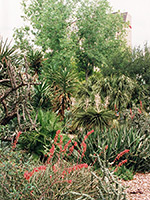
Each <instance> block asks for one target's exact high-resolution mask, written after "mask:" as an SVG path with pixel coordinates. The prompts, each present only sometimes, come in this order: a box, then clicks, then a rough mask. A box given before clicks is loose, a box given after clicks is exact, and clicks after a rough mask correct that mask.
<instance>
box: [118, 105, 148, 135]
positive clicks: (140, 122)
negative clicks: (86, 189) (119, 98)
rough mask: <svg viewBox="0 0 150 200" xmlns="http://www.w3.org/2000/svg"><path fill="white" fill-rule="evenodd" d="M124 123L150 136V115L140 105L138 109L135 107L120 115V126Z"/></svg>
mask: <svg viewBox="0 0 150 200" xmlns="http://www.w3.org/2000/svg"><path fill="white" fill-rule="evenodd" d="M141 103H142V102H141ZM122 123H123V124H126V126H128V127H130V128H131V127H132V128H133V129H135V130H138V131H139V132H141V134H146V135H150V115H149V114H148V113H147V112H145V111H144V110H143V108H142V107H141V108H140V105H139V107H138V108H137V107H133V108H132V109H130V110H129V109H127V110H124V111H123V112H122V113H120V124H122Z"/></svg>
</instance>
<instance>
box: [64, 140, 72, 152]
mask: <svg viewBox="0 0 150 200" xmlns="http://www.w3.org/2000/svg"><path fill="white" fill-rule="evenodd" d="M70 143H71V140H69V141H68V142H67V143H66V144H65V146H64V149H63V150H62V151H63V152H66V150H67V148H68V146H69V144H70Z"/></svg>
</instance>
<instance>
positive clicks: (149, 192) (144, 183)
mask: <svg viewBox="0 0 150 200" xmlns="http://www.w3.org/2000/svg"><path fill="white" fill-rule="evenodd" d="M122 184H123V185H125V186H126V187H128V188H127V189H126V192H127V199H128V200H150V173H145V174H143V173H137V174H135V175H134V178H133V180H130V181H123V180H122Z"/></svg>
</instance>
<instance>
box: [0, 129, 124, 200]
mask: <svg viewBox="0 0 150 200" xmlns="http://www.w3.org/2000/svg"><path fill="white" fill-rule="evenodd" d="M91 134H93V130H92V131H90V132H88V133H87V134H86V135H85V136H84V138H83V140H82V142H81V143H80V144H78V143H77V142H76V141H71V140H69V141H68V142H67V143H66V144H65V145H63V143H62V141H63V136H62V135H61V133H60V131H57V133H56V135H55V138H54V141H53V144H52V146H51V148H50V150H49V151H46V154H45V156H46V157H47V159H46V162H45V163H41V162H40V161H34V160H33V158H32V157H29V156H27V155H26V154H25V152H22V151H17V150H16V149H15V147H16V143H17V141H18V139H19V135H20V133H18V135H17V136H18V137H16V140H15V142H14V144H13V146H11V148H8V147H7V148H5V149H1V156H2V157H1V162H0V166H1V170H0V171H1V173H0V174H1V179H0V182H1V184H0V185H1V186H0V194H1V197H2V198H3V199H4V200H5V199H7V200H8V199H29V200H30V199H31V200H33V199H35V200H37V199H45V200H46V199H51V200H52V199H60V200H61V199H70V200H73V199H117V198H118V199H125V196H126V194H125V193H124V188H123V187H122V186H121V185H120V184H119V182H118V181H117V178H116V177H115V176H114V172H112V171H110V170H109V169H108V168H107V166H106V163H105V162H104V161H102V160H101V158H100V156H99V155H97V154H96V155H93V156H95V158H96V159H97V160H98V162H99V165H100V173H98V172H94V171H93V166H92V165H91V166H90V165H88V164H87V163H85V162H84V161H83V158H84V156H85V152H86V148H87V144H86V141H87V139H88V137H89V136H90V135H91ZM77 147H78V150H79V151H78V161H76V162H74V161H73V160H69V159H67V158H69V157H70V156H71V155H72V154H73V152H74V151H75V148H77ZM103 151H105V152H106V151H107V147H105V149H103Z"/></svg>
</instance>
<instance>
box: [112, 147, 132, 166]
mask: <svg viewBox="0 0 150 200" xmlns="http://www.w3.org/2000/svg"><path fill="white" fill-rule="evenodd" d="M129 151H130V150H129V149H125V150H124V151H122V152H121V153H119V154H118V155H117V157H116V158H115V160H114V161H113V163H114V162H116V160H119V159H120V158H121V157H122V156H123V155H124V154H126V153H128V152H129Z"/></svg>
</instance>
